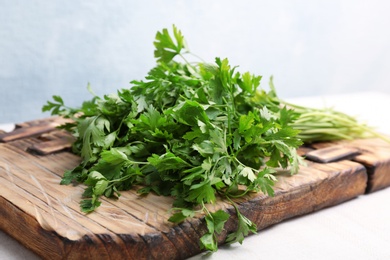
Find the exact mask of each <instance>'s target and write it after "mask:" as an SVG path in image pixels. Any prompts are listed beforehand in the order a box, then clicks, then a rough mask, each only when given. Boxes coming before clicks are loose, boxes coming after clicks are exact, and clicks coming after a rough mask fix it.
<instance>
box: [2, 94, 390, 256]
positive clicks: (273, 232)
mask: <svg viewBox="0 0 390 260" xmlns="http://www.w3.org/2000/svg"><path fill="white" fill-rule="evenodd" d="M289 101H290V102H294V103H295V104H300V105H305V106H311V107H324V106H326V107H333V108H335V109H337V110H340V111H343V112H346V113H348V114H350V115H353V116H356V117H357V118H359V119H360V120H361V121H363V122H366V123H368V124H369V125H372V126H374V127H376V129H377V130H378V131H379V132H382V133H385V134H390V120H389V119H390V115H389V112H388V111H390V95H386V94H382V93H377V92H362V93H354V94H342V95H336V96H324V97H304V98H295V99H291V100H289ZM0 129H6V130H11V129H12V124H3V125H0ZM389 199H390V188H387V189H384V190H381V191H377V192H375V193H372V194H369V195H363V196H359V197H358V198H355V199H353V200H351V201H348V202H345V203H342V204H340V205H337V206H333V207H330V208H326V209H322V210H320V211H318V212H315V213H311V214H308V215H304V216H300V217H296V218H293V219H290V220H286V221H283V222H282V223H279V224H276V225H274V226H272V227H269V228H267V229H265V230H262V231H260V232H258V234H255V235H251V236H249V237H247V238H246V239H245V240H244V242H243V244H242V245H240V244H233V245H230V246H222V247H221V248H220V249H219V251H218V252H216V253H214V254H212V255H208V256H205V255H204V254H200V255H197V256H194V257H192V258H191V259H192V260H198V259H210V260H217V259H224V260H228V259H235V260H237V259H245V258H247V259H273V260H274V259H300V260H301V259H310V260H311V259H343V260H345V259H390V247H389V243H390V236H389V234H390V221H389V220H390V203H388V200H389ZM1 259H33V260H34V259H39V258H38V257H37V256H36V255H34V254H33V253H32V252H30V251H29V250H28V249H26V248H24V247H23V246H22V245H20V244H19V243H18V242H17V241H16V240H14V239H13V238H11V237H9V236H8V235H7V234H5V233H4V232H2V231H0V260H1Z"/></svg>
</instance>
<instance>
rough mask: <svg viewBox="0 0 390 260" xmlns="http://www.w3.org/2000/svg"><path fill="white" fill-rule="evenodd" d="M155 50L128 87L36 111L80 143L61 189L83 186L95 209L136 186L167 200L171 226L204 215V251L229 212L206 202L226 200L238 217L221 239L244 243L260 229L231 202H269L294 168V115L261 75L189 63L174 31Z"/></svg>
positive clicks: (213, 244)
mask: <svg viewBox="0 0 390 260" xmlns="http://www.w3.org/2000/svg"><path fill="white" fill-rule="evenodd" d="M154 46H155V52H154V55H155V57H156V58H157V63H156V66H155V67H154V68H153V69H151V70H150V72H149V73H148V75H147V76H146V77H145V79H144V80H142V81H132V82H131V86H130V88H128V89H122V90H119V91H118V92H117V93H116V94H110V95H105V96H104V97H103V98H100V97H97V96H94V97H93V98H92V100H90V101H86V102H84V103H83V104H82V106H81V107H80V108H70V107H67V106H65V105H64V102H63V100H62V98H61V97H59V96H54V97H53V98H54V101H49V102H48V103H47V104H46V105H45V106H44V107H43V111H51V112H52V114H55V115H60V116H64V117H67V118H72V119H73V121H74V123H68V124H66V125H64V126H63V128H65V129H67V130H68V131H71V132H72V133H73V134H74V136H75V137H76V138H77V140H76V141H75V143H74V145H73V151H74V152H75V153H77V154H79V155H80V156H81V158H82V162H81V164H80V165H79V166H77V167H76V168H74V169H72V170H69V171H67V172H66V173H65V174H64V176H63V179H62V182H61V183H62V184H69V183H71V182H73V181H76V182H80V183H84V184H85V185H86V186H87V188H86V190H85V192H84V194H83V197H84V199H83V200H82V201H81V208H82V210H83V211H84V212H91V211H93V210H95V209H96V208H97V207H98V206H99V205H100V203H101V202H100V200H99V198H100V197H101V196H106V197H119V196H120V191H123V190H128V189H131V188H132V187H134V186H141V187H142V188H141V189H139V190H138V192H139V193H140V194H147V193H149V192H154V193H156V194H159V195H164V196H172V197H173V198H174V202H173V205H172V206H173V209H172V212H173V213H172V216H171V218H170V219H169V220H170V221H172V222H176V223H178V222H181V221H183V220H185V219H186V218H188V217H192V216H194V214H195V213H196V212H197V211H200V212H203V213H204V214H205V221H206V225H207V228H208V232H207V233H206V234H205V235H204V236H203V237H201V239H200V242H201V247H202V248H204V249H207V250H211V251H216V250H217V234H219V233H220V232H222V230H223V228H224V224H225V222H226V221H227V220H228V218H229V214H228V213H226V212H225V211H223V210H219V211H217V212H209V211H208V210H207V208H206V204H208V203H214V202H215V201H216V200H217V198H218V197H221V198H225V199H227V200H228V201H230V202H231V203H232V205H233V206H234V208H235V210H236V213H237V218H238V229H237V231H236V232H233V233H231V234H228V236H227V242H236V241H238V242H240V243H242V241H243V239H244V237H245V236H246V235H248V233H249V232H256V231H257V228H256V225H255V224H254V223H253V222H252V221H250V220H249V219H248V218H246V217H245V216H244V215H242V214H241V213H240V211H239V209H238V207H237V205H236V204H235V203H234V202H233V200H232V199H233V198H237V197H241V196H244V195H245V194H247V193H248V192H259V191H262V192H264V193H266V194H269V195H271V196H272V195H273V184H274V181H275V180H276V178H275V176H274V174H275V172H276V169H277V168H287V167H290V169H291V172H292V173H295V172H296V171H297V170H298V167H299V164H300V160H301V158H300V157H299V156H298V155H297V152H296V148H297V147H299V146H300V145H301V144H302V141H301V139H300V138H298V137H297V135H298V133H299V131H298V130H296V129H294V128H293V127H292V124H293V123H294V121H295V120H296V119H298V117H299V114H298V113H296V112H295V111H294V110H291V109H287V108H286V107H283V106H281V105H280V104H279V103H277V102H276V103H275V102H274V101H275V100H270V99H269V97H270V96H268V95H267V93H266V92H264V91H262V92H259V86H260V80H261V77H260V76H255V75H252V74H250V73H249V72H246V73H243V74H241V73H239V72H238V71H236V67H232V66H231V65H230V64H229V61H228V59H220V58H216V59H215V63H205V62H195V63H190V62H188V61H187V59H186V55H188V54H190V52H189V50H188V48H187V46H186V44H185V40H184V37H183V35H182V33H181V32H180V31H179V30H178V29H177V28H176V27H175V26H173V29H172V32H171V33H170V32H169V31H168V30H167V29H163V30H162V31H161V32H158V33H157V35H156V39H155V41H154ZM178 59H179V60H180V61H181V62H179V61H177V60H178ZM259 93H262V94H261V95H259Z"/></svg>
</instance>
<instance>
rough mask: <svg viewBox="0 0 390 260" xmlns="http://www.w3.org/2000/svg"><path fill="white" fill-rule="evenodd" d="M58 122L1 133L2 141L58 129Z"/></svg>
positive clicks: (0, 139)
mask: <svg viewBox="0 0 390 260" xmlns="http://www.w3.org/2000/svg"><path fill="white" fill-rule="evenodd" d="M57 126H59V124H58V123H47V124H41V125H36V126H29V127H22V128H17V129H15V130H14V131H12V132H9V133H4V134H1V135H0V142H11V141H14V140H18V139H23V138H28V137H33V136H38V135H41V134H43V133H47V132H50V131H53V130H55V129H56V127H57Z"/></svg>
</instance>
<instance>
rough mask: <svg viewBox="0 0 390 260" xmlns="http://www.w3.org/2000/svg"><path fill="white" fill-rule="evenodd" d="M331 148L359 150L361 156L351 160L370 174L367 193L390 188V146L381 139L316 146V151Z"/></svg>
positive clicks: (358, 155)
mask: <svg viewBox="0 0 390 260" xmlns="http://www.w3.org/2000/svg"><path fill="white" fill-rule="evenodd" d="M331 146H338V147H344V148H345V149H352V150H353V149H357V150H359V154H357V155H355V156H352V157H351V160H352V161H355V162H358V163H360V164H362V165H364V166H365V168H366V170H367V174H368V183H367V189H366V192H367V193H371V192H374V191H377V190H381V189H383V188H386V187H389V186H390V145H389V143H387V142H385V141H383V140H381V139H359V140H353V141H337V142H331V143H318V144H314V145H313V147H314V148H315V149H328V147H331Z"/></svg>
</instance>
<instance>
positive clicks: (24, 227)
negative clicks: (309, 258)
mask: <svg viewBox="0 0 390 260" xmlns="http://www.w3.org/2000/svg"><path fill="white" fill-rule="evenodd" d="M56 120H57V119H56V118H51V119H49V120H40V121H33V122H27V123H24V124H20V125H19V128H18V129H20V130H17V131H16V133H15V132H11V133H8V134H1V133H0V140H3V143H1V144H0V190H1V193H0V228H1V229H2V230H4V231H5V232H7V233H8V234H10V235H11V236H12V237H14V238H15V239H17V240H18V241H20V243H22V244H23V245H24V246H26V247H27V248H29V249H31V250H32V251H34V252H35V253H36V254H38V255H39V256H41V257H42V258H44V259H64V258H66V259H92V258H99V259H183V258H187V257H190V256H193V255H196V254H198V253H200V252H201V251H200V249H199V242H198V241H199V238H200V237H201V236H202V235H203V234H204V233H205V232H206V226H205V223H204V220H203V218H202V216H198V217H196V218H193V219H190V220H189V221H186V222H184V223H182V224H180V225H173V224H171V223H169V222H168V221H167V219H168V217H169V216H170V214H169V209H170V208H171V203H172V199H171V198H167V197H159V196H156V195H153V194H150V195H148V196H146V197H140V196H138V195H137V193H136V192H135V191H133V190H131V191H127V192H123V193H122V196H121V197H120V199H119V200H111V199H104V200H103V203H102V206H101V207H100V208H98V209H97V210H96V212H94V213H92V214H88V215H85V214H83V213H81V212H80V209H79V201H80V197H81V193H82V192H83V187H82V186H61V185H59V182H60V179H61V176H62V174H63V172H64V171H65V170H67V169H71V168H73V167H74V166H76V165H77V164H78V163H79V161H80V158H79V157H77V156H75V155H73V154H72V153H70V152H69V151H67V150H66V149H67V148H68V146H66V145H64V144H66V142H65V141H64V140H68V143H69V142H70V141H71V138H70V137H69V136H68V135H67V134H65V133H63V132H61V131H59V130H55V128H54V127H53V126H55V125H56ZM48 122H49V127H48ZM42 128H46V130H45V131H43V132H45V133H43V132H42V131H40V130H39V129H42ZM47 131H48V132H47ZM15 137H16V138H15ZM48 147H49V148H50V149H48ZM332 147H333V148H332ZM334 147H336V148H334ZM64 149H65V150H64ZM323 149H325V150H323ZM326 149H327V150H326ZM47 151H49V152H47ZM55 151H57V152H55ZM53 152H55V153H53ZM300 152H301V153H302V154H303V155H307V157H308V158H310V157H311V156H312V157H313V156H316V159H315V161H317V162H312V161H307V162H308V165H307V166H305V167H301V169H300V171H299V173H298V174H296V175H294V176H290V175H289V174H285V175H280V176H278V182H277V183H276V186H275V196H274V197H268V196H266V195H264V194H262V193H256V194H251V195H250V196H248V197H246V198H245V199H240V200H237V201H236V202H237V203H238V204H239V208H240V211H241V212H242V213H243V214H244V215H245V216H247V217H248V218H249V219H251V220H252V221H254V222H255V223H256V224H257V226H258V229H259V230H261V229H264V228H266V227H268V226H270V225H273V224H276V223H278V222H281V221H283V220H285V219H288V218H292V217H295V216H299V215H303V214H307V213H310V212H314V211H317V210H320V209H322V208H325V207H329V206H333V205H336V204H339V203H342V202H344V201H348V200H350V199H352V198H355V197H357V196H359V195H362V194H364V193H366V192H373V191H375V190H378V189H381V188H384V187H387V186H389V185H390V176H389V175H390V173H389V169H390V168H389V167H390V145H389V144H387V143H384V142H383V141H381V140H373V139H367V140H356V141H354V142H339V143H322V144H314V145H312V146H311V147H302V149H300ZM313 153H314V155H313ZM42 154H43V155H42ZM335 154H336V156H335ZM329 158H331V159H329ZM323 161H326V162H325V163H322V162H323ZM209 209H210V210H217V209H224V210H225V211H227V212H228V213H230V214H231V215H232V217H231V218H230V220H229V221H228V222H227V223H226V229H225V231H224V232H223V233H222V234H221V235H220V236H219V237H218V239H219V241H220V243H223V242H224V240H225V238H226V235H227V234H228V233H229V232H232V231H234V230H235V229H236V224H235V223H236V222H235V216H234V209H233V208H232V207H231V206H230V205H229V203H227V202H225V201H223V200H219V201H218V203H216V204H215V205H211V206H209Z"/></svg>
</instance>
